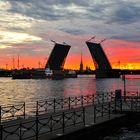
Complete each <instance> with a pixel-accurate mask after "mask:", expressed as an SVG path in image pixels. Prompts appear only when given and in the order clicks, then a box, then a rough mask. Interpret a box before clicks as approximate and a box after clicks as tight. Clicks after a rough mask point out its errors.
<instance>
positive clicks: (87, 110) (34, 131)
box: [0, 91, 140, 140]
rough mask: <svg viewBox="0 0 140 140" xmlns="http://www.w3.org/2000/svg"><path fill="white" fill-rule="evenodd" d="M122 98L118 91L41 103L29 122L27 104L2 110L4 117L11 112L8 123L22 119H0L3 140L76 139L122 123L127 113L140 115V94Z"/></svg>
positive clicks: (37, 105)
mask: <svg viewBox="0 0 140 140" xmlns="http://www.w3.org/2000/svg"><path fill="white" fill-rule="evenodd" d="M120 95H121V94H120V91H116V93H115V92H110V93H102V94H101V93H100V94H96V95H86V96H79V97H69V98H63V99H51V100H46V101H38V102H37V103H36V111H35V116H32V117H29V118H28V119H25V118H26V112H25V104H23V105H22V106H21V107H19V108H16V107H15V106H12V108H11V109H10V110H6V111H4V109H3V108H2V107H1V115H2V114H3V115H2V116H4V114H6V113H9V111H11V110H12V111H11V112H12V115H11V116H10V115H9V116H8V115H5V117H6V119H10V117H13V118H14V119H15V118H16V115H17V116H18V118H19V119H16V120H11V121H6V122H5V121H4V118H2V116H1V125H0V127H1V128H0V134H1V135H0V140H24V139H34V140H49V139H54V138H55V139H60V138H61V139H63V138H64V137H66V136H67V135H69V134H71V133H72V134H73V139H74V136H77V135H79V134H80V133H81V132H82V133H83V132H86V131H87V130H88V131H92V130H94V129H95V127H96V129H97V128H98V126H100V124H104V123H105V122H108V124H109V122H110V121H112V120H114V121H115V122H116V120H122V118H123V117H125V116H126V113H125V112H130V111H131V112H139V111H140V96H139V93H138V92H131V93H130V92H127V94H126V97H125V98H124V97H123V96H120ZM13 109H17V111H18V112H19V111H21V114H18V113H17V114H16V112H15V113H13V111H14V110H13ZM2 110H3V112H2ZM8 117H9V118H8ZM102 127H103V126H102ZM89 128H90V129H89ZM82 130H84V131H82ZM95 133H97V132H95ZM80 135H81V134H80Z"/></svg>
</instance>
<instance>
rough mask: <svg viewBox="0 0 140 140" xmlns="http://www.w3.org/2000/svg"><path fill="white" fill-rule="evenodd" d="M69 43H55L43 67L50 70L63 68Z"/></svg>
mask: <svg viewBox="0 0 140 140" xmlns="http://www.w3.org/2000/svg"><path fill="white" fill-rule="evenodd" d="M70 47H71V46H70V45H67V44H58V43H55V46H54V48H53V50H52V52H51V54H50V56H49V59H48V61H47V63H46V66H45V68H50V69H51V70H63V69H64V64H65V60H66V57H67V54H68V52H69V49H70Z"/></svg>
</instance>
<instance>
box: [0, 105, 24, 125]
mask: <svg viewBox="0 0 140 140" xmlns="http://www.w3.org/2000/svg"><path fill="white" fill-rule="evenodd" d="M17 118H25V103H23V104H18V105H8V106H0V123H2V122H3V121H8V120H12V119H17Z"/></svg>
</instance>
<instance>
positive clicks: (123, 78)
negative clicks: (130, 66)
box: [122, 75, 126, 101]
mask: <svg viewBox="0 0 140 140" xmlns="http://www.w3.org/2000/svg"><path fill="white" fill-rule="evenodd" d="M122 80H123V81H124V82H123V83H124V84H123V85H124V101H125V100H126V79H125V75H122Z"/></svg>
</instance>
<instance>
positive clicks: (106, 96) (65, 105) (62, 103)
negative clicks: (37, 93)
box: [36, 92, 115, 115]
mask: <svg viewBox="0 0 140 140" xmlns="http://www.w3.org/2000/svg"><path fill="white" fill-rule="evenodd" d="M114 98H115V94H114V92H109V93H100V94H91V95H84V96H83V95H82V96H77V97H68V98H60V99H59V98H58V99H50V100H46V101H37V103H36V115H41V114H44V113H48V112H58V111H60V110H64V109H73V108H77V107H83V106H87V105H94V104H99V103H104V102H110V101H113V100H114Z"/></svg>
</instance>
